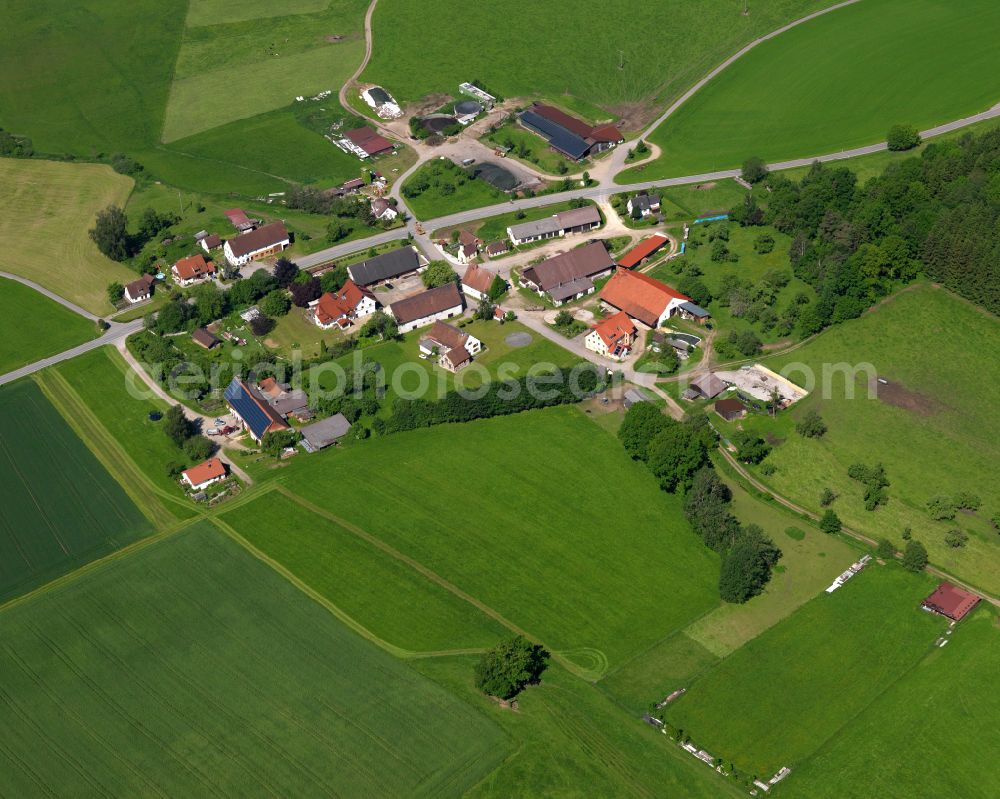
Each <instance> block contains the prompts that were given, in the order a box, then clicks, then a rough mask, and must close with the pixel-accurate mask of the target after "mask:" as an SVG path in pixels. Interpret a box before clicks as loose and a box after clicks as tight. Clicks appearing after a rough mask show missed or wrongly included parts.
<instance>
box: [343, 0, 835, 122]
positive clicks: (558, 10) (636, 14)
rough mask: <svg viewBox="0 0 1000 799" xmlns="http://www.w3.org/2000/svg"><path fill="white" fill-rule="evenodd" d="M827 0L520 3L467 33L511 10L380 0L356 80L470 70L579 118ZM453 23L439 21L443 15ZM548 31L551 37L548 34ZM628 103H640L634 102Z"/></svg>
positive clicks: (501, 88)
mask: <svg viewBox="0 0 1000 799" xmlns="http://www.w3.org/2000/svg"><path fill="white" fill-rule="evenodd" d="M825 5H830V3H828V2H817V1H816V0H780V1H779V2H769V3H767V4H761V5H760V6H758V7H756V8H754V9H753V13H752V14H750V15H749V16H746V17H744V16H743V15H742V14H741V13H740V12H741V11H742V8H741V7H740V6H739V5H738V4H733V3H730V2H725V1H724V0H709V2H702V3H697V4H691V3H685V2H683V0H669V2H663V3H657V4H655V5H652V6H644V7H642V8H641V9H640V8H637V7H635V6H634V5H631V4H627V3H624V2H611V3H609V4H605V5H603V6H602V7H601V8H600V10H599V11H598V12H597V13H593V14H581V13H579V7H578V6H577V5H574V4H573V3H571V2H568V0H552V1H551V2H546V3H536V4H531V5H525V6H519V7H518V8H517V11H516V15H515V18H511V19H510V23H511V24H516V26H517V36H516V37H514V38H513V39H511V38H510V37H502V36H501V37H491V36H470V35H468V32H469V31H491V30H495V29H496V28H497V26H498V25H499V24H501V23H503V21H504V20H506V19H507V18H508V16H509V15H510V9H509V8H508V7H506V6H504V5H502V4H499V3H496V2H492V3H476V4H472V5H470V4H466V3H460V2H457V1H456V0H433V2H424V3H419V4H417V3H410V2H406V0H380V1H379V4H378V6H377V7H376V9H375V16H374V19H373V25H374V32H375V36H374V52H373V54H372V60H371V62H370V63H369V65H368V67H367V68H366V69H365V72H364V73H363V75H362V79H363V80H365V81H371V82H374V83H381V84H383V85H384V86H385V87H386V88H387V89H389V91H391V92H392V93H393V94H394V95H395V96H396V97H397V98H398V99H400V100H404V101H406V100H416V99H418V98H420V97H422V96H424V95H427V94H432V93H437V92H447V93H451V94H454V93H455V92H457V91H458V84H459V83H461V82H462V81H466V80H473V79H478V80H481V81H483V82H484V83H485V85H486V86H487V87H488V88H493V89H494V90H495V91H497V92H500V93H501V94H503V95H505V96H507V97H515V96H523V97H532V96H542V97H549V98H552V99H558V100H559V101H560V103H561V104H569V105H570V106H574V105H577V103H574V102H573V99H576V100H578V101H580V102H579V105H580V106H582V107H580V108H573V109H571V110H576V111H577V112H579V113H583V114H584V115H587V113H588V111H589V112H593V111H594V110H596V109H594V108H593V106H594V105H598V106H601V107H602V108H604V109H606V112H605V113H606V114H607V115H608V116H612V115H616V114H620V113H622V112H638V113H639V115H640V116H643V117H644V118H646V119H647V121H648V120H649V119H651V118H652V117H653V116H654V114H653V113H652V112H651V111H650V110H647V108H655V106H657V105H660V104H665V102H666V101H668V100H670V99H673V98H675V97H677V96H678V95H680V94H681V92H683V91H684V89H685V88H687V87H688V86H690V85H691V84H692V83H694V82H695V81H696V80H697V79H698V78H700V77H701V76H702V75H704V74H705V73H706V72H708V71H709V70H710V69H711V68H712V67H714V66H715V65H716V64H717V63H719V62H720V61H722V60H723V59H724V58H725V57H726V56H727V55H729V54H730V53H733V52H735V51H736V50H738V49H740V47H742V46H743V45H744V44H746V43H747V42H749V41H751V40H752V39H754V38H756V37H757V36H760V35H761V34H764V33H767V32H769V31H771V30H774V29H775V28H777V27H779V26H780V25H782V24H783V23H785V22H788V21H790V20H792V19H797V18H798V17H801V16H803V15H804V14H806V13H809V12H810V11H814V10H816V9H818V8H822V7H823V6H825ZM458 19H461V21H462V22H461V24H460V25H453V26H442V25H441V20H458ZM554 34H555V38H554ZM637 104H643V105H644V106H646V107H647V108H643V109H637V108H636V105H637Z"/></svg>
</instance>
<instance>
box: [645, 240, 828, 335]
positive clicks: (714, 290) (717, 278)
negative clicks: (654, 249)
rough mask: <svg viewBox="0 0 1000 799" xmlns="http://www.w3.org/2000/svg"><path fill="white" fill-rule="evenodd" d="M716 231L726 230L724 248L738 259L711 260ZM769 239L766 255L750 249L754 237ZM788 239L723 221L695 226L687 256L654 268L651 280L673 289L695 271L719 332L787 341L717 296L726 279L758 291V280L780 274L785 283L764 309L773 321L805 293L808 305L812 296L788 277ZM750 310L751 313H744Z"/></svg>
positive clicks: (776, 330)
mask: <svg viewBox="0 0 1000 799" xmlns="http://www.w3.org/2000/svg"><path fill="white" fill-rule="evenodd" d="M720 227H725V228H726V229H728V231H729V241H728V242H726V246H727V247H728V249H729V250H730V252H732V253H734V254H735V255H737V256H738V258H739V260H737V261H735V262H730V261H723V262H718V261H713V260H712V247H713V243H714V242H710V241H709V235H710V234H711V233H712V231H717V230H718V229H719V228H720ZM763 235H768V236H771V237H772V238H773V239H774V249H773V250H772V251H771V252H770V253H767V254H765V255H761V254H758V253H757V252H756V251H755V249H754V241H755V240H756V239H757V237H758V236H763ZM790 244H791V239H790V238H789V237H788V236H786V235H785V234H783V233H779V232H778V231H777V230H775V229H774V228H771V227H746V228H741V227H740V226H739V225H735V224H731V223H726V222H721V223H720V222H712V223H710V224H708V225H695V226H693V227H692V228H691V233H690V236H689V239H688V246H687V252H686V254H685V255H684V256H683V257H681V258H676V259H674V260H673V261H670V262H667V263H663V264H661V265H659V266H657V267H655V268H654V269H653V270H652V271H651V272H650V274H651V276H652V277H655V278H657V279H658V280H662V281H664V282H665V283H668V284H670V285H672V286H674V287H676V286H677V285H678V282H679V281H681V280H682V279H683V278H684V274H685V272H687V271H689V270H690V269H691V267H692V266H693V267H694V268H695V269H696V270H697V271H700V272H701V274H700V275H698V280H700V281H701V282H702V283H704V284H705V286H707V287H708V289H709V291H710V292H711V294H712V296H713V298H714V299H713V300H712V302H710V303H709V304H708V306H707V309H708V311H710V312H711V314H712V322H713V324H714V325H715V327H716V329H718V330H719V331H720V332H721V333H723V334H725V333H728V332H729V331H731V330H753V331H754V332H755V333H756V334H757V335H758V336H759V337H760V339H761V341H763V342H765V343H767V342H774V341H778V340H781V339H787V338H788V332H787V331H786V330H782V329H780V328H779V327H777V326H776V325H771V326H769V328H768V329H766V330H765V329H764V328H765V325H764V324H762V323H761V322H760V321H756V322H750V321H749V319H748V318H746V315H745V314H744V315H741V316H739V317H737V316H734V315H733V311H734V308H733V307H732V306H731V305H730V303H729V298H724V297H721V296H720V293H719V286H720V284H721V281H722V279H723V278H724V277H726V276H727V275H729V276H735V277H738V278H741V279H742V280H744V281H746V282H748V283H750V284H751V286H752V287H757V286H759V284H760V283H761V280H762V278H763V277H764V276H765V275H766V274H767V273H768V272H773V271H777V272H781V273H783V274H784V275H785V277H787V279H788V284H787V285H786V286H784V287H783V288H781V289H780V290H779V291H777V292H776V294H775V297H774V302H773V304H772V305H770V306H767V307H769V308H770V310H771V311H772V313H773V314H774V321H775V322H777V319H778V318H779V317H781V316H782V313H783V311H784V310H785V309H786V308H788V307H789V306H790V305H791V304H792V303H793V301H794V298H795V297H796V295H798V294H800V293H802V294H805V295H806V297H808V298H809V299H810V300H813V301H814V300H815V298H816V292H815V291H813V289H812V288H811V287H810V286H809V285H808V284H807V283H805V282H803V281H802V280H799V279H798V278H796V277H793V275H792V267H791V265H790V262H789V259H788V248H789V245H790ZM747 310H749V309H747Z"/></svg>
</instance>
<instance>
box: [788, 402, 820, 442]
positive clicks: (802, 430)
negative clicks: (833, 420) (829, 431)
mask: <svg viewBox="0 0 1000 799" xmlns="http://www.w3.org/2000/svg"><path fill="white" fill-rule="evenodd" d="M795 432H796V433H798V434H799V435H800V436H802V437H803V438H822V437H823V436H824V435H826V422H824V421H823V417H822V416H820V415H819V411H817V410H816V409H814V408H810V409H809V410H808V411H806V412H805V414H803V416H802V418H801V419H799V421H798V422H796V423H795Z"/></svg>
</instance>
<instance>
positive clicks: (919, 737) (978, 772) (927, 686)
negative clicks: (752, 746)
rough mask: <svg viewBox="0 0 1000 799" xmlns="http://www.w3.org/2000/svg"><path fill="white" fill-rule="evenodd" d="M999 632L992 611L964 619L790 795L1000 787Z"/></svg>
mask: <svg viewBox="0 0 1000 799" xmlns="http://www.w3.org/2000/svg"><path fill="white" fill-rule="evenodd" d="M998 636H1000V632H998V630H997V623H996V616H995V613H994V612H993V610H992V609H989V608H981V609H980V610H978V611H977V612H976V613H975V614H974V615H972V616H970V617H967V618H966V619H964V620H963V621H962V623H961V625H959V627H958V628H957V629H956V630H955V632H954V633H953V634H952V636H951V639H950V640H949V642H948V644H947V645H946V646H945V647H944V648H943V649H935V650H934V651H932V652H931V654H929V655H928V656H927V657H926V658H924V660H922V661H921V662H920V664H919V665H917V667H916V668H914V669H913V670H911V671H910V672H909V673H908V674H906V675H905V676H904V677H903V678H902V679H901V680H899V682H897V683H896V684H895V685H894V686H893V687H892V688H890V689H889V690H888V691H886V692H885V693H884V694H882V695H881V696H880V697H879V698H878V699H876V700H875V701H874V702H873V703H872V704H871V705H870V706H869V707H868V709H867V710H865V712H864V713H862V714H861V715H860V716H859V717H858V718H856V719H855V720H854V721H853V722H852V723H851V724H850V725H849V726H848V727H846V728H845V729H844V730H842V731H841V732H840V733H839V734H837V735H836V736H835V737H834V738H832V739H831V740H830V741H829V742H828V743H827V744H826V745H825V746H824V747H823V748H822V749H820V750H819V752H817V754H816V755H815V756H814V757H813V758H812V759H811V760H810V761H809V762H808V763H806V764H805V765H803V767H802V769H801V771H800V772H799V773H798V774H796V775H794V777H792V778H791V779H789V782H788V787H787V791H788V796H790V797H796V799H833V797H838V796H843V795H844V790H845V786H848V785H849V786H850V789H849V790H850V795H851V796H857V797H859V799H876V798H877V799H909V797H913V796H963V797H968V799H990V797H993V796H996V795H997V792H998V791H1000V764H998V762H997V759H996V757H995V756H994V753H995V752H996V749H997V746H998V745H1000V734H998V732H997V725H996V719H997V714H1000V699H998V697H997V692H996V688H995V685H994V683H995V680H994V679H993V677H994V675H996V673H997V669H998V668H1000V641H998Z"/></svg>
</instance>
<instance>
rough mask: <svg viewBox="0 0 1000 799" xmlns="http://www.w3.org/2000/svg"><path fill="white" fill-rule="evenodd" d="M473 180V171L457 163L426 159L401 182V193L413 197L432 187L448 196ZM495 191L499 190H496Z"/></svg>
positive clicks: (408, 197) (409, 197)
mask: <svg viewBox="0 0 1000 799" xmlns="http://www.w3.org/2000/svg"><path fill="white" fill-rule="evenodd" d="M473 180H478V178H476V176H475V175H474V174H473V173H471V172H467V171H466V170H464V169H462V167H460V166H458V164H455V163H454V162H452V161H449V160H448V159H447V158H445V159H436V160H434V161H428V162H427V163H426V164H425V165H424V166H422V167H421V168H420V169H419V170H418V171H417V172H416V173H415V174H414V175H413V176H412V177H411V178H410V179H409V180H407V181H406V183H405V184H403V188H402V193H403V196H404V197H406V198H407V199H413V198H416V197H420V196H421V195H422V194H424V193H426V192H428V191H431V190H432V189H433V190H434V191H435V192H436V193H437V194H439V195H440V196H442V197H450V196H451V195H452V194H454V193H455V192H456V191H458V190H459V189H460V188H462V187H463V186H464V185H465V184H467V183H470V182H471V181H473ZM487 185H488V184H487ZM497 193H498V194H499V193H500V192H499V191H497Z"/></svg>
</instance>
